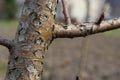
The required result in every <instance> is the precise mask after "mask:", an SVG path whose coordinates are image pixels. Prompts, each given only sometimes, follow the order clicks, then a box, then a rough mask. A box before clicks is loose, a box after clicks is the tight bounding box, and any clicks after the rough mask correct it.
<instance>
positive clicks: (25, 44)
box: [0, 0, 120, 80]
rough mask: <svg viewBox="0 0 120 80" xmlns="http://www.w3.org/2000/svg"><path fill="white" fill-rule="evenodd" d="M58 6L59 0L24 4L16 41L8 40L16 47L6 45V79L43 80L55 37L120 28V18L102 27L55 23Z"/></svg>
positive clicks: (74, 35)
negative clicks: (43, 73)
mask: <svg viewBox="0 0 120 80" xmlns="http://www.w3.org/2000/svg"><path fill="white" fill-rule="evenodd" d="M56 6H57V0H26V1H25V5H24V8H23V12H22V16H21V19H20V22H19V26H18V30H17V33H16V36H15V39H14V40H13V42H10V41H9V40H6V39H5V40H6V41H8V42H10V43H13V44H14V46H13V45H11V47H10V48H9V46H7V47H8V48H9V51H10V56H9V62H8V70H7V73H6V78H5V80H41V75H42V71H43V59H44V55H45V53H46V50H47V49H48V46H49V45H50V43H51V42H52V40H53V39H54V38H73V37H83V36H87V35H90V34H95V33H99V32H103V31H107V30H111V29H116V28H119V27H120V18H118V19H113V20H108V21H103V22H101V23H100V24H96V23H83V24H80V25H72V24H69V25H58V24H54V16H55V13H56ZM0 40H3V39H0ZM0 42H1V41H0ZM6 44H9V43H5V42H4V44H3V43H0V45H3V46H6Z"/></svg>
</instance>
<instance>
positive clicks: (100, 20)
mask: <svg viewBox="0 0 120 80" xmlns="http://www.w3.org/2000/svg"><path fill="white" fill-rule="evenodd" d="M104 18H105V14H104V12H103V13H102V14H101V15H100V17H99V19H98V21H97V22H96V23H95V24H96V25H100V23H101V22H102V21H103V20H104Z"/></svg>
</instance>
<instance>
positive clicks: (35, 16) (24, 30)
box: [5, 0, 57, 80]
mask: <svg viewBox="0 0 120 80" xmlns="http://www.w3.org/2000/svg"><path fill="white" fill-rule="evenodd" d="M56 5H57V1H56V0H26V1H25V4H24V8H23V12H22V16H21V19H20V22H19V26H18V30H17V33H16V37H15V39H14V44H15V46H14V47H13V48H12V49H11V50H10V53H11V55H10V56H9V62H8V70H7V74H6V78H5V80H41V74H42V71H43V58H44V55H45V52H46V50H47V49H48V46H49V44H50V42H51V41H52V30H53V28H52V27H53V24H54V15H55V9H56Z"/></svg>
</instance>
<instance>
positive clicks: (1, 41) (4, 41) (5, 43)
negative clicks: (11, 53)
mask: <svg viewBox="0 0 120 80" xmlns="http://www.w3.org/2000/svg"><path fill="white" fill-rule="evenodd" d="M0 45H3V46H5V47H7V48H8V49H11V48H12V47H13V46H14V43H13V42H12V41H10V40H8V39H4V38H2V37H0Z"/></svg>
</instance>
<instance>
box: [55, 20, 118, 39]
mask: <svg viewBox="0 0 120 80" xmlns="http://www.w3.org/2000/svg"><path fill="white" fill-rule="evenodd" d="M117 28H120V18H116V19H111V20H106V21H101V23H100V24H99V25H97V24H96V23H93V22H90V23H83V24H79V25H73V24H71V25H60V24H55V25H54V33H53V37H54V38H74V37H85V36H87V35H91V34H95V33H100V32H105V31H109V30H113V29H117Z"/></svg>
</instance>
